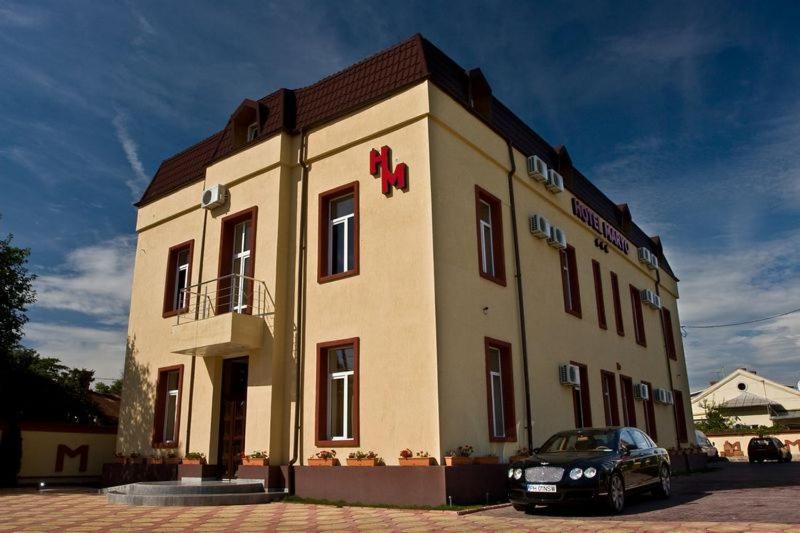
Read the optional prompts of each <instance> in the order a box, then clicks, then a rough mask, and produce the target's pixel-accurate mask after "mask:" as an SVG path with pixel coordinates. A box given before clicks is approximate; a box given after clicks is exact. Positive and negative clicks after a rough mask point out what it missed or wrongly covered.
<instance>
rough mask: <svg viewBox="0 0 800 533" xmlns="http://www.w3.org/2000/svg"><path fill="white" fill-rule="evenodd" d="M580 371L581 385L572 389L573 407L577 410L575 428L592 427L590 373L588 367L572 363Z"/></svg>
mask: <svg viewBox="0 0 800 533" xmlns="http://www.w3.org/2000/svg"><path fill="white" fill-rule="evenodd" d="M572 364H573V365H575V366H577V367H578V368H579V369H580V375H581V384H580V385H578V386H577V387H574V388H573V389H572V406H573V408H574V410H575V427H576V428H590V427H592V407H591V401H590V399H589V398H590V397H589V373H588V371H587V370H586V365H582V364H580V363H576V362H574V361H573V362H572Z"/></svg>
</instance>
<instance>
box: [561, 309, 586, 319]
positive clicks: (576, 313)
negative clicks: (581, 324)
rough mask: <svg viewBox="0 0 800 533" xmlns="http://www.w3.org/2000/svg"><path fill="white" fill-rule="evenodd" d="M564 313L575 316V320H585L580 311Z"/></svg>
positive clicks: (566, 310) (567, 310)
mask: <svg viewBox="0 0 800 533" xmlns="http://www.w3.org/2000/svg"><path fill="white" fill-rule="evenodd" d="M564 312H565V313H567V314H568V315H572V316H574V317H575V318H581V319H582V318H583V313H581V312H580V311H571V310H569V309H564Z"/></svg>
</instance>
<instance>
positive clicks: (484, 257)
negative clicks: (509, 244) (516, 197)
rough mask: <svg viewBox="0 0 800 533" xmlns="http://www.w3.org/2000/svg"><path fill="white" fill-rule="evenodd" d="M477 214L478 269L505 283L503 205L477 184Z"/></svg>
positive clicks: (492, 279) (488, 276)
mask: <svg viewBox="0 0 800 533" xmlns="http://www.w3.org/2000/svg"><path fill="white" fill-rule="evenodd" d="M475 216H476V224H477V231H478V271H479V272H480V274H481V277H484V278H486V279H488V280H491V281H494V282H495V283H498V284H500V285H505V284H506V267H505V260H504V256H503V254H504V252H503V217H502V207H501V204H500V200H499V199H498V198H496V197H495V196H492V195H491V194H489V193H488V192H487V191H485V190H483V189H481V188H480V187H478V186H477V185H476V186H475Z"/></svg>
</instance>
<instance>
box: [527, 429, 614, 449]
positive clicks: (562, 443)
mask: <svg viewBox="0 0 800 533" xmlns="http://www.w3.org/2000/svg"><path fill="white" fill-rule="evenodd" d="M615 434H616V432H615V431H597V432H575V433H559V434H557V435H553V436H552V437H550V438H549V439H548V440H547V442H545V443H544V445H542V447H541V448H539V453H559V452H610V451H613V449H614V436H615Z"/></svg>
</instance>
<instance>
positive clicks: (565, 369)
mask: <svg viewBox="0 0 800 533" xmlns="http://www.w3.org/2000/svg"><path fill="white" fill-rule="evenodd" d="M558 380H559V381H560V382H561V384H562V385H569V386H570V387H577V386H579V385H580V384H581V370H580V368H578V367H577V366H576V365H571V364H569V363H564V364H563V365H559V366H558Z"/></svg>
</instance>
